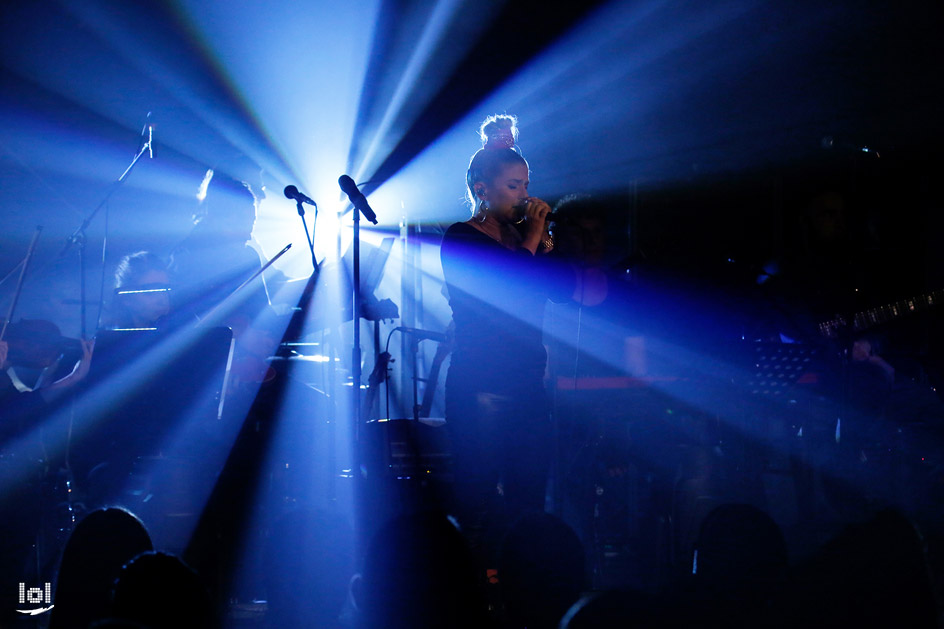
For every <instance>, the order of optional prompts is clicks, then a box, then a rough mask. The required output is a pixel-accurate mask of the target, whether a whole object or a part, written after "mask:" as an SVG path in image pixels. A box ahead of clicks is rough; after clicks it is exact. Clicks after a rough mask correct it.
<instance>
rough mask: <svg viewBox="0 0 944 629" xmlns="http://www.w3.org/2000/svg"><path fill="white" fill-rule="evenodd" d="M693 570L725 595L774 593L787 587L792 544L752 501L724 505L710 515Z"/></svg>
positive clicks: (704, 584)
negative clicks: (788, 559) (786, 581)
mask: <svg viewBox="0 0 944 629" xmlns="http://www.w3.org/2000/svg"><path fill="white" fill-rule="evenodd" d="M695 552H696V556H695V563H694V566H693V570H692V572H693V573H694V575H695V579H696V581H697V582H698V584H699V586H700V587H703V588H707V589H708V590H710V591H711V592H714V593H715V594H720V595H730V596H735V597H742V596H743V597H749V598H750V597H755V596H761V597H769V596H771V595H772V594H773V593H774V592H776V590H777V589H778V588H779V587H781V586H782V584H783V582H784V579H785V578H786V570H787V546H786V542H785V541H784V539H783V533H781V532H780V527H778V526H777V524H776V523H775V522H774V521H773V520H772V519H771V518H770V516H769V515H767V514H766V513H764V512H763V511H761V510H760V509H758V508H757V507H754V506H751V505H747V504H726V505H721V506H719V507H717V508H715V509H714V510H712V511H711V513H709V514H708V516H707V517H706V518H705V520H704V521H703V522H702V525H701V529H700V531H699V533H698V541H697V542H696V544H695Z"/></svg>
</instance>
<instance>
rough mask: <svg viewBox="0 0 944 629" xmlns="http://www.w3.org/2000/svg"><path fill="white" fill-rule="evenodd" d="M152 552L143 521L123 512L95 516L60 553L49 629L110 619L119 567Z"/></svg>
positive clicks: (114, 510)
mask: <svg viewBox="0 0 944 629" xmlns="http://www.w3.org/2000/svg"><path fill="white" fill-rule="evenodd" d="M152 548H153V546H152V544H151V538H150V536H149V535H148V532H147V530H146V529H145V528H144V525H143V524H142V523H141V520H139V519H138V518H136V517H135V516H134V515H132V514H131V513H129V512H128V511H125V510H124V509H118V508H109V509H100V510H98V511H92V512H91V513H89V514H88V515H87V516H85V517H84V518H83V519H82V520H81V521H80V522H79V523H78V524H77V525H76V527H75V530H74V531H72V535H70V536H69V541H68V542H67V543H66V547H65V549H64V550H63V552H62V562H61V563H60V565H59V577H58V580H57V584H56V596H55V607H53V610H52V617H51V618H50V624H49V626H50V628H51V629H58V628H61V627H85V626H87V625H88V624H89V623H90V622H92V621H93V620H96V619H99V618H103V617H105V616H107V615H108V609H109V605H110V600H111V588H112V584H113V583H114V581H115V578H117V576H118V573H119V571H120V570H121V567H122V566H123V565H124V564H125V563H127V562H128V561H130V560H131V559H132V558H134V557H135V556H137V555H139V554H140V553H143V552H146V551H149V550H151V549H152Z"/></svg>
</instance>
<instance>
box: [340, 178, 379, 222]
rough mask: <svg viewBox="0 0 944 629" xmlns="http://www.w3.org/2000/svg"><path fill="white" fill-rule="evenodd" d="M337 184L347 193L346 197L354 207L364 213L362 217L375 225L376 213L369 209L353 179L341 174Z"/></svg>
mask: <svg viewBox="0 0 944 629" xmlns="http://www.w3.org/2000/svg"><path fill="white" fill-rule="evenodd" d="M338 185H339V186H341V190H342V191H343V192H344V194H346V195H347V198H348V199H350V200H351V203H352V204H353V205H354V207H355V208H356V209H357V210H360V212H361V214H363V215H364V218H366V219H367V220H369V221H370V222H371V223H373V224H374V225H376V224H377V215H376V214H374V211H373V210H372V209H370V205H368V204H367V199H366V198H364V195H363V194H362V193H361V191H360V190H358V189H357V184H356V183H354V180H353V179H351V178H350V177H348V176H347V175H341V176H340V177H339V178H338Z"/></svg>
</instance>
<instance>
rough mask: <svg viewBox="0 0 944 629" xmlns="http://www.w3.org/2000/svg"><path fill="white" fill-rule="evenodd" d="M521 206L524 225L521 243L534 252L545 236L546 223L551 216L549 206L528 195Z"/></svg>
mask: <svg viewBox="0 0 944 629" xmlns="http://www.w3.org/2000/svg"><path fill="white" fill-rule="evenodd" d="M523 208H524V218H525V227H524V242H523V243H522V245H524V247H525V248H526V249H528V250H529V251H530V252H531V253H535V252H537V250H538V249H539V248H540V246H541V242H542V241H543V240H544V239H545V238H546V237H547V223H548V221H549V220H551V217H552V216H553V214H552V212H551V206H549V205H548V204H547V203H545V202H544V201H543V200H541V199H539V198H537V197H529V198H527V199H525V204H524V206H523Z"/></svg>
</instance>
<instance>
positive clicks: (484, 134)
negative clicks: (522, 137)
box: [479, 114, 518, 149]
mask: <svg viewBox="0 0 944 629" xmlns="http://www.w3.org/2000/svg"><path fill="white" fill-rule="evenodd" d="M479 136H480V137H481V138H482V146H483V147H484V148H487V149H514V148H515V144H517V142H518V118H517V117H515V116H511V115H508V114H495V115H494V116H489V117H488V118H486V119H485V122H483V123H482V126H481V127H480V128H479Z"/></svg>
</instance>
